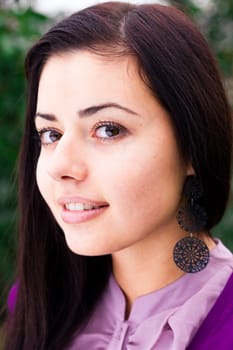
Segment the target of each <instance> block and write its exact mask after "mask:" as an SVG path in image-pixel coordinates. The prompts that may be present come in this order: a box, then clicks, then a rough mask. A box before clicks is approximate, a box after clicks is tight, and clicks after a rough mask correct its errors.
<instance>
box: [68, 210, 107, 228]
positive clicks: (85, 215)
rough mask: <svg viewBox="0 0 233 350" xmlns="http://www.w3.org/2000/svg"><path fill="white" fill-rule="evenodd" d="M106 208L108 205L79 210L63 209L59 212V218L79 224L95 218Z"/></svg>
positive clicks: (69, 222)
mask: <svg viewBox="0 0 233 350" xmlns="http://www.w3.org/2000/svg"><path fill="white" fill-rule="evenodd" d="M107 208H108V206H106V207H101V208H97V209H90V210H79V211H78V210H76V211H75V210H73V211H71V210H67V209H63V211H62V213H61V218H62V220H63V221H64V222H65V223H67V224H80V223H82V222H85V221H89V220H91V219H94V218H96V217H97V216H99V215H100V214H102V213H103V212H104V211H105V210H106V209H107Z"/></svg>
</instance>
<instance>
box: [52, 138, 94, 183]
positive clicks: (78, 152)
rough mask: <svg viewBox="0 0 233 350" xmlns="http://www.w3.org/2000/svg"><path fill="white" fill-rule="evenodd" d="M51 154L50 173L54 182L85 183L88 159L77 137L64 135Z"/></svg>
mask: <svg viewBox="0 0 233 350" xmlns="http://www.w3.org/2000/svg"><path fill="white" fill-rule="evenodd" d="M51 154H52V155H51V157H50V159H49V164H48V173H49V175H50V176H51V177H52V178H53V179H54V180H56V181H61V180H62V181H64V180H74V181H83V180H84V179H85V178H86V177H87V175H88V167H87V162H86V159H87V158H86V157H85V156H84V147H83V146H81V142H79V141H78V140H77V137H71V136H68V135H67V136H65V135H63V136H62V138H61V139H60V140H59V141H58V143H57V145H56V147H55V149H54V150H53V151H52V153H51Z"/></svg>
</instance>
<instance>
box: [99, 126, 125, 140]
mask: <svg viewBox="0 0 233 350" xmlns="http://www.w3.org/2000/svg"><path fill="white" fill-rule="evenodd" d="M124 131H125V129H124V128H123V127H122V126H121V125H118V124H115V123H108V124H106V123H105V124H100V125H97V126H96V131H95V136H97V137H98V138H101V139H106V138H114V137H118V136H121V134H122V133H124Z"/></svg>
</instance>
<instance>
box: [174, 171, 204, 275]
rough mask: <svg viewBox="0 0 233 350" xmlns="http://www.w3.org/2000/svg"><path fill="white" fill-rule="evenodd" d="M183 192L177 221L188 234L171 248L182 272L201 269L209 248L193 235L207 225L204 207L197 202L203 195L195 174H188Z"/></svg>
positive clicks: (192, 271)
mask: <svg viewBox="0 0 233 350" xmlns="http://www.w3.org/2000/svg"><path fill="white" fill-rule="evenodd" d="M183 194H184V197H185V199H186V203H185V205H184V206H183V207H181V208H180V209H179V210H178V213H177V217H176V218H177V222H178V224H179V225H180V227H181V229H182V230H184V231H186V232H188V233H189V234H190V236H189V237H185V238H182V239H181V240H179V241H178V242H177V243H176V245H175V247H174V250H173V259H174V262H175V264H176V265H177V266H178V267H179V268H180V269H181V270H182V271H184V272H187V273H195V272H199V271H201V270H203V269H204V268H205V267H206V266H207V264H208V262H209V249H208V247H207V246H206V244H205V243H204V242H203V241H202V240H201V239H199V238H197V237H193V233H196V234H198V233H199V232H201V231H202V230H204V229H205V227H206V225H207V220H208V218H207V214H206V211H205V209H204V208H203V207H202V206H201V205H200V204H199V203H198V201H199V200H200V198H201V197H202V196H203V188H202V185H201V183H200V181H199V180H198V179H197V178H196V177H195V176H188V177H187V179H186V182H185V184H184V189H183Z"/></svg>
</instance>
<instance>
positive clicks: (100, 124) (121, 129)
mask: <svg viewBox="0 0 233 350" xmlns="http://www.w3.org/2000/svg"><path fill="white" fill-rule="evenodd" d="M103 127H109V128H112V130H109V131H111V132H113V131H114V128H115V130H116V129H118V132H119V133H118V134H117V135H113V136H111V137H101V136H98V137H97V139H100V140H101V141H104V142H109V141H111V140H112V139H118V138H121V137H123V136H124V135H125V134H126V133H127V129H126V128H125V127H123V126H122V125H120V124H118V123H115V122H110V121H99V122H98V123H97V124H95V125H94V127H93V128H92V130H91V134H92V135H93V136H94V137H96V136H95V134H96V133H97V131H98V130H100V129H101V128H103Z"/></svg>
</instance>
